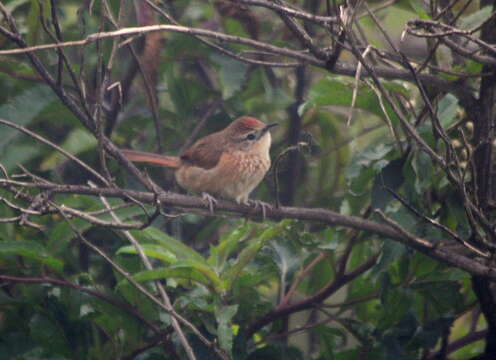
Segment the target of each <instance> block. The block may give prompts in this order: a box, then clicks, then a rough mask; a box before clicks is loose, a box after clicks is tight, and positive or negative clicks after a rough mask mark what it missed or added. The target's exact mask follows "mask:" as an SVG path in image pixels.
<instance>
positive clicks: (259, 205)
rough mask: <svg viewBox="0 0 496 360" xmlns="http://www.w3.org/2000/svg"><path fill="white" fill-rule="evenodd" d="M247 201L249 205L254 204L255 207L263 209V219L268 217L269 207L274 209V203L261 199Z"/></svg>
mask: <svg viewBox="0 0 496 360" xmlns="http://www.w3.org/2000/svg"><path fill="white" fill-rule="evenodd" d="M246 203H247V204H248V205H254V206H255V209H258V208H261V209H262V219H263V220H265V219H266V218H267V209H272V205H271V204H269V203H266V202H264V201H260V200H247V201H246Z"/></svg>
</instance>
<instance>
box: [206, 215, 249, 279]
mask: <svg viewBox="0 0 496 360" xmlns="http://www.w3.org/2000/svg"><path fill="white" fill-rule="evenodd" d="M252 229H253V225H252V224H250V223H244V224H242V225H241V226H238V227H236V228H235V229H234V230H232V231H231V232H230V233H228V234H227V235H224V236H223V237H222V238H221V239H220V240H219V244H217V245H211V246H210V256H209V258H208V263H209V264H211V265H214V266H215V267H216V268H217V269H219V270H221V269H222V268H223V267H224V265H225V262H226V260H227V259H228V258H229V256H230V255H231V254H232V253H233V252H234V251H236V249H237V248H238V247H239V244H240V242H241V241H242V239H243V238H244V237H245V236H247V235H248V234H249V232H250V231H252Z"/></svg>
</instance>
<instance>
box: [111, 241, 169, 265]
mask: <svg viewBox="0 0 496 360" xmlns="http://www.w3.org/2000/svg"><path fill="white" fill-rule="evenodd" d="M141 247H142V248H143V251H144V252H145V255H146V256H149V257H152V258H154V259H159V260H162V261H163V262H164V263H166V264H173V263H175V262H176V261H177V257H176V256H175V255H174V254H173V253H171V252H170V251H168V250H167V249H165V248H164V247H163V246H161V245H156V244H142V245H141ZM121 254H131V255H137V254H138V251H137V250H136V248H135V247H134V246H132V245H128V246H123V247H121V248H120V249H119V250H117V255H121Z"/></svg>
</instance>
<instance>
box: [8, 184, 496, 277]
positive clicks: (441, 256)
mask: <svg viewBox="0 0 496 360" xmlns="http://www.w3.org/2000/svg"><path fill="white" fill-rule="evenodd" d="M11 186H19V187H24V188H37V189H42V190H50V192H51V193H53V194H57V193H58V194H86V195H92V196H105V197H114V198H121V199H129V198H132V199H136V200H138V201H141V202H143V203H148V204H157V202H158V203H160V204H161V205H162V206H170V207H179V208H186V209H202V210H208V209H209V208H208V204H206V203H205V201H203V200H202V199H201V198H197V197H193V196H187V195H180V194H176V193H171V192H162V193H158V194H154V193H150V192H141V191H134V190H123V189H117V188H96V189H93V188H90V187H86V186H79V185H53V184H35V183H26V182H18V181H13V180H8V179H0V187H11ZM216 210H217V211H223V212H228V213H230V214H233V215H244V216H246V217H252V218H253V217H261V215H262V214H261V211H260V209H259V208H257V207H256V206H248V205H238V204H235V203H233V202H229V201H224V200H218V202H217V204H216ZM265 215H266V218H267V219H271V220H282V219H298V220H302V221H318V222H321V223H324V224H327V225H329V226H344V227H348V228H353V229H357V230H363V231H368V232H371V233H374V234H376V235H379V236H381V237H384V238H389V239H393V240H395V241H399V242H401V243H403V244H405V245H407V246H409V247H411V248H414V249H416V250H418V251H420V252H422V253H424V254H426V255H428V256H430V257H432V258H434V259H437V260H439V261H442V262H445V263H447V264H449V265H452V266H455V267H458V268H460V269H463V270H465V271H467V272H469V273H471V274H473V275H478V276H482V277H487V278H490V279H493V280H496V270H495V269H493V268H491V267H490V266H488V265H487V264H486V263H485V260H484V259H481V258H473V257H468V256H466V255H465V254H464V253H463V251H464V248H463V247H462V246H457V245H456V243H454V242H453V241H451V240H441V241H440V240H437V241H436V242H432V241H430V240H428V239H421V238H415V239H411V237H408V236H406V235H404V234H402V233H401V232H399V231H398V230H396V229H395V228H394V227H393V226H391V225H388V224H381V223H379V222H375V221H372V220H367V219H363V218H360V217H357V216H347V215H341V214H339V213H337V212H334V211H331V210H327V209H321V208H299V207H280V208H275V207H268V208H266V214H265ZM417 240H418V241H417ZM425 244H432V245H430V246H426V245H425Z"/></svg>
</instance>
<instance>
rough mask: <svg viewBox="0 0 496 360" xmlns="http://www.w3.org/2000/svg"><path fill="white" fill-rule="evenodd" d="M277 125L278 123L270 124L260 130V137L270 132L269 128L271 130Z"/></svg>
mask: <svg viewBox="0 0 496 360" xmlns="http://www.w3.org/2000/svg"><path fill="white" fill-rule="evenodd" d="M277 125H279V124H278V123H272V124H268V125H266V126H265V127H264V128H263V129H262V133H261V135H263V134H265V133H266V132H267V131H269V130H270V128H273V127H274V126H277Z"/></svg>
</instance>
